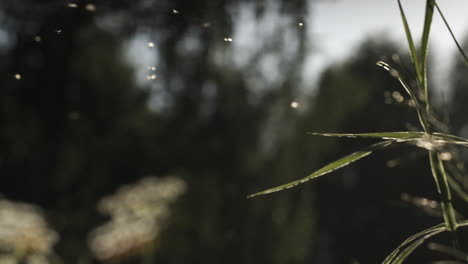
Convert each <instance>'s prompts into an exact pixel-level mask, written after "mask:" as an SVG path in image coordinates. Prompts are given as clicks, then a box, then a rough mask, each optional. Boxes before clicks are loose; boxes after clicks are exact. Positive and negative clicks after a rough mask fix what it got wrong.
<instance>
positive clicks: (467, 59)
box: [435, 3, 468, 64]
mask: <svg viewBox="0 0 468 264" xmlns="http://www.w3.org/2000/svg"><path fill="white" fill-rule="evenodd" d="M435 7H436V8H437V11H438V12H439V14H440V16H441V17H442V20H443V21H444V23H445V26H446V27H447V29H448V30H449V32H450V35H451V36H452V39H453V41H454V42H455V45H457V48H458V51H459V52H460V54H461V55H462V57H463V59H465V63H466V64H468V57H467V56H466V54H465V52H464V51H463V49H462V47H461V45H460V43H458V41H457V38H456V37H455V34H453V31H452V29H451V28H450V25H449V23H448V22H447V19H445V16H444V14H443V13H442V10H441V9H440V7H439V5H438V4H437V3H435Z"/></svg>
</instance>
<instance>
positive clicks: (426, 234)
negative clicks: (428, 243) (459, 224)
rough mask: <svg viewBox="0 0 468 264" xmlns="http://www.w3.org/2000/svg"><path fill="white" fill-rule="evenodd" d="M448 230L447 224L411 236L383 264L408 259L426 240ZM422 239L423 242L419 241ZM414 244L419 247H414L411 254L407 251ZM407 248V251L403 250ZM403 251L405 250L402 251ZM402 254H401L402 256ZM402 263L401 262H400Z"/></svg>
mask: <svg viewBox="0 0 468 264" xmlns="http://www.w3.org/2000/svg"><path fill="white" fill-rule="evenodd" d="M445 230H446V227H445V224H438V225H436V226H433V227H430V228H428V229H425V230H423V231H421V232H419V233H417V234H414V235H412V236H410V237H409V238H407V239H406V240H405V241H403V243H401V244H400V245H399V246H398V247H397V248H396V249H395V250H393V252H392V253H391V254H390V255H389V256H388V257H387V258H386V259H385V260H384V261H383V262H382V264H390V263H396V262H395V261H397V259H398V260H399V261H400V260H401V261H403V260H404V259H405V258H406V257H408V255H409V253H411V252H412V251H414V250H415V249H416V248H417V247H418V246H419V245H421V244H422V242H424V240H426V239H427V238H429V237H431V236H434V235H436V234H439V233H441V232H443V231H445ZM420 239H423V240H422V242H420V241H419V240H420ZM414 243H416V244H417V246H415V247H414V246H413V247H412V248H411V249H412V250H411V252H408V251H405V250H406V248H405V247H407V248H409V247H411V245H413V244H414ZM403 248H405V249H403ZM402 249H403V250H402ZM400 252H401V254H400ZM403 253H404V254H405V255H406V256H405V257H404V258H403V259H402V258H401V257H400V256H401V255H402V254H403ZM399 263H401V262H399Z"/></svg>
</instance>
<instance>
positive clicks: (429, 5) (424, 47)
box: [421, 0, 435, 112]
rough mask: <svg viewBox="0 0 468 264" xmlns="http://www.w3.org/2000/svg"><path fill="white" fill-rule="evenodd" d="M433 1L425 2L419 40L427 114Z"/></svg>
mask: <svg viewBox="0 0 468 264" xmlns="http://www.w3.org/2000/svg"><path fill="white" fill-rule="evenodd" d="M434 5H435V0H427V1H426V14H425V16H424V29H423V35H422V40H421V73H422V87H423V90H424V99H425V101H426V111H428V112H429V107H430V104H429V89H428V87H427V52H428V49H429V32H430V31H431V24H432V17H433V14H434Z"/></svg>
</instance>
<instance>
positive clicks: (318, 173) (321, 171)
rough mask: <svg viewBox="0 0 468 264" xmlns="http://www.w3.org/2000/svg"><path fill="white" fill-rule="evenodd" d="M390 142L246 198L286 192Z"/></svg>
mask: <svg viewBox="0 0 468 264" xmlns="http://www.w3.org/2000/svg"><path fill="white" fill-rule="evenodd" d="M392 142H393V141H391V140H388V141H382V142H379V143H376V144H373V145H371V146H369V147H368V148H366V149H364V150H361V151H357V152H354V153H352V154H350V155H348V156H346V157H343V158H341V159H338V160H336V161H334V162H332V163H330V164H328V165H326V166H324V167H322V168H321V169H319V170H317V171H315V172H314V173H312V174H310V175H308V176H307V177H305V178H302V179H300V180H296V181H293V182H290V183H287V184H283V185H280V186H277V187H274V188H271V189H268V190H265V191H261V192H258V193H254V194H251V195H249V196H247V197H248V198H252V197H255V196H259V195H265V194H269V193H274V192H278V191H282V190H286V189H289V188H293V187H296V186H297V185H299V184H302V183H304V182H307V181H310V180H312V179H315V178H317V177H320V176H323V175H325V174H328V173H330V172H332V171H335V170H338V169H340V168H343V167H345V166H347V165H349V164H351V163H353V162H355V161H357V160H360V159H362V158H364V157H367V156H369V155H370V154H372V152H374V151H376V150H378V149H382V148H385V147H388V146H389V145H391V144H392Z"/></svg>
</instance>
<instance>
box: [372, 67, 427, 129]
mask: <svg viewBox="0 0 468 264" xmlns="http://www.w3.org/2000/svg"><path fill="white" fill-rule="evenodd" d="M376 64H377V66H380V67H382V68H383V69H385V70H386V71H388V72H389V73H390V75H391V76H393V77H395V78H396V79H397V80H398V81H399V82H400V84H401V85H402V86H403V88H405V91H406V92H407V93H408V95H409V96H410V97H411V99H412V100H413V102H414V106H415V108H416V112H417V114H418V119H419V123H420V124H421V126H422V128H423V129H424V131H425V132H429V123H428V122H427V118H426V115H425V113H424V112H423V111H422V109H421V106H420V104H419V100H418V97H417V96H416V94H415V93H414V92H413V90H411V87H410V86H409V85H408V84H407V83H406V82H405V80H403V78H402V77H401V75H400V73H399V72H398V71H397V70H395V69H393V68H392V67H391V66H390V65H389V64H388V63H386V62H384V61H378V62H377V63H376ZM415 65H416V64H415ZM415 67H416V66H415Z"/></svg>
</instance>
